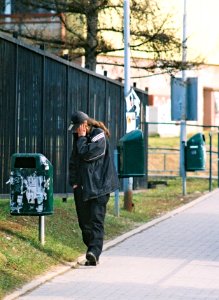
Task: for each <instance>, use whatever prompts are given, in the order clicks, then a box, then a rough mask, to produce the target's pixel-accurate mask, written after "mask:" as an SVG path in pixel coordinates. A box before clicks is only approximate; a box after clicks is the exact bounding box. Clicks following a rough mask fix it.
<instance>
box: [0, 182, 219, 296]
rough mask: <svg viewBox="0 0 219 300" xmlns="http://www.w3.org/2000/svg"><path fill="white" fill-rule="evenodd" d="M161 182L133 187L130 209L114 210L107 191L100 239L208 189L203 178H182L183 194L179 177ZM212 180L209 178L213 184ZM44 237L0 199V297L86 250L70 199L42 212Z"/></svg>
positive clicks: (35, 225)
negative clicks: (144, 187) (143, 187)
mask: <svg viewBox="0 0 219 300" xmlns="http://www.w3.org/2000/svg"><path fill="white" fill-rule="evenodd" d="M166 184H167V185H163V184H161V185H159V186H157V187H156V188H154V189H148V190H144V191H138V192H137V193H133V203H134V209H133V211H132V212H127V211H125V210H124V209H123V197H122V196H120V216H119V217H116V216H115V214H114V197H111V199H110V201H109V204H108V210H107V215H106V222H105V231H106V235H105V239H106V240H110V239H112V238H114V237H116V236H118V235H120V234H122V233H124V232H127V231H129V230H131V229H133V228H136V227H137V226H139V225H141V224H143V223H145V222H148V221H149V220H152V219H154V218H156V217H159V216H160V215H162V214H164V213H166V212H168V211H170V210H172V209H174V208H176V207H179V206H180V205H183V204H185V203H188V202H190V201H191V200H193V199H196V198H198V197H199V196H201V195H202V194H203V193H205V192H207V191H208V180H207V179H194V178H192V179H189V178H188V179H187V196H182V184H181V179H179V178H174V179H168V180H166ZM216 184H217V182H216V181H214V182H213V188H215V187H216ZM45 227H46V243H45V245H44V246H42V245H41V244H40V242H39V241H38V217H31V216H11V215H10V213H9V200H7V199H0V245H1V247H0V273H1V276H0V299H2V298H3V297H4V296H5V295H6V294H8V293H10V292H12V291H14V290H15V289H17V288H19V287H21V286H22V285H24V284H25V283H27V282H29V281H30V280H32V279H33V278H34V277H36V276H37V275H39V274H43V273H44V272H46V271H47V270H49V269H50V268H51V267H53V266H55V265H57V264H60V263H65V262H66V261H68V262H69V261H74V260H75V259H76V258H77V257H78V256H80V255H81V254H82V253H84V252H85V251H86V249H85V247H84V245H83V243H82V241H81V233H80V230H79V228H78V223H77V217H76V213H75V207H74V203H73V199H70V198H69V199H68V201H67V202H62V200H61V199H59V198H56V199H55V200H54V214H53V215H51V216H47V217H46V218H45Z"/></svg>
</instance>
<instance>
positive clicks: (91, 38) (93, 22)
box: [85, 1, 98, 71]
mask: <svg viewBox="0 0 219 300" xmlns="http://www.w3.org/2000/svg"><path fill="white" fill-rule="evenodd" d="M93 2H94V3H93V5H92V6H93V9H92V8H91V9H90V10H89V13H88V14H87V15H86V17H87V46H86V47H85V68H86V69H89V70H92V71H96V60H97V54H96V49H97V46H98V40H97V26H98V11H97V9H95V2H96V1H93Z"/></svg>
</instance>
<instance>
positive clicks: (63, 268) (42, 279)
mask: <svg viewBox="0 0 219 300" xmlns="http://www.w3.org/2000/svg"><path fill="white" fill-rule="evenodd" d="M218 191H219V189H215V190H214V191H212V192H209V193H207V194H205V195H203V196H201V197H199V198H197V199H195V200H193V201H191V202H189V203H187V204H185V205H183V206H181V207H179V208H176V209H174V210H172V211H170V212H168V213H166V214H165V215H163V216H161V217H158V218H156V219H154V220H152V221H149V222H147V223H145V224H143V225H141V226H139V227H137V228H135V229H133V230H131V231H129V232H127V233H124V234H122V235H121V236H119V237H117V238H115V239H113V240H112V241H109V242H106V243H105V244H104V246H103V251H106V250H108V249H110V248H112V247H115V246H116V245H118V244H119V243H122V242H123V241H125V240H126V239H128V238H130V237H131V236H133V235H136V234H138V233H141V232H142V231H144V230H147V229H149V228H150V227H152V226H155V225H156V224H159V223H161V222H163V221H165V220H167V219H169V218H172V217H174V216H176V215H177V214H179V213H181V212H183V211H185V210H187V209H189V208H191V207H193V206H195V205H196V204H198V203H200V202H202V201H204V200H206V199H208V198H210V197H212V196H214V194H216V193H218ZM84 260H85V255H82V256H80V257H78V258H77V261H74V262H70V263H66V264H65V265H59V266H56V267H54V268H53V269H52V270H51V271H49V272H47V273H46V274H45V275H43V276H42V275H41V276H39V277H38V278H36V279H34V280H33V281H31V282H30V283H28V284H26V285H24V286H23V287H22V288H21V289H19V290H17V291H15V292H13V293H12V294H10V295H8V296H6V297H4V298H3V300H14V299H17V298H18V297H19V296H21V295H24V294H26V293H28V292H30V291H32V290H34V289H36V288H37V287H39V286H40V285H42V284H44V283H46V282H47V281H49V280H51V279H53V278H54V277H56V276H59V275H62V274H64V273H66V272H67V271H69V270H71V269H72V268H73V269H74V268H77V267H78V264H80V263H82V262H83V261H84Z"/></svg>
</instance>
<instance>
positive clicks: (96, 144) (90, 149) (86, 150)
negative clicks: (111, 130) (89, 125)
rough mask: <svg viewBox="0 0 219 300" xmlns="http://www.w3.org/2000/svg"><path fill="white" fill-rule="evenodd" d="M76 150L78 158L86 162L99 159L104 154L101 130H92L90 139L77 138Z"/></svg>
mask: <svg viewBox="0 0 219 300" xmlns="http://www.w3.org/2000/svg"><path fill="white" fill-rule="evenodd" d="M77 149H78V154H79V155H80V157H81V158H82V159H83V160H85V161H87V162H89V161H94V160H97V159H99V158H101V157H102V156H104V155H105V152H106V136H105V133H104V132H103V130H102V129H94V131H93V133H92V135H91V137H90V138H88V137H86V136H85V137H79V138H78V141H77Z"/></svg>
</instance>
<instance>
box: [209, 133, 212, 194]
mask: <svg viewBox="0 0 219 300" xmlns="http://www.w3.org/2000/svg"><path fill="white" fill-rule="evenodd" d="M209 141H210V149H209V192H211V191H212V133H211V132H209Z"/></svg>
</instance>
